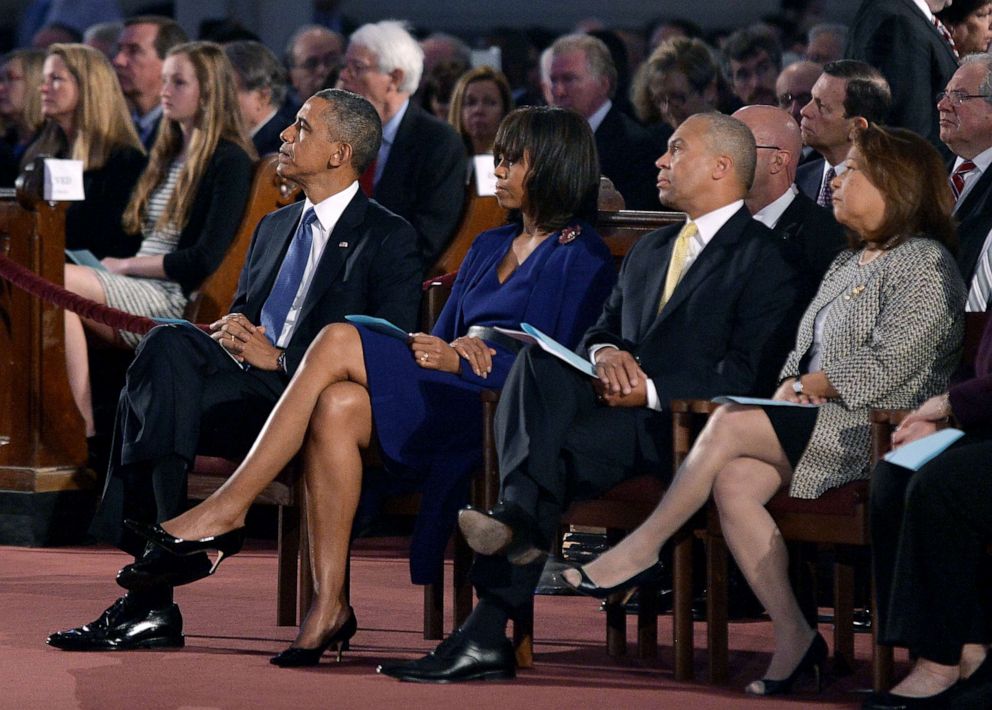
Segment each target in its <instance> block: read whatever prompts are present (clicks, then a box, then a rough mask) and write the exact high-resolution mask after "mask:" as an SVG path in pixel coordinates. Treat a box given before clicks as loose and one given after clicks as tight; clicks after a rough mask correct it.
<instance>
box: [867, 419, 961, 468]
mask: <svg viewBox="0 0 992 710" xmlns="http://www.w3.org/2000/svg"><path fill="white" fill-rule="evenodd" d="M962 436H964V432H963V431H961V430H960V429H941V430H940V431H935V432H934V433H933V434H930V435H929V436H924V437H923V438H922V439H917V440H916V441H912V442H910V443H908V444H905V445H903V446H900V447H899V448H898V449H895V450H894V451H890V452H889V453H887V454H885V456H883V457H882V458H884V459H885V460H886V461H888V462H889V463H892V464H895V465H896V466H902V467H903V468H908V469H911V470H913V471H919V470H920V469H921V468H923V465H924V464H925V463H927V462H928V461H930V460H931V459H933V458H934V457H936V456H937V455H938V454H942V453H943V452H944V451H945V450H946V449H947V447H948V446H950V445H951V444H953V443H954V442H955V441H957V440H958V439H960V438H961V437H962Z"/></svg>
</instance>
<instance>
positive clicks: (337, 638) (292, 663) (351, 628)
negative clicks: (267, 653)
mask: <svg viewBox="0 0 992 710" xmlns="http://www.w3.org/2000/svg"><path fill="white" fill-rule="evenodd" d="M356 631H358V619H357V618H355V610H354V609H352V608H351V607H350V606H349V607H348V618H347V619H345V622H344V623H343V624H341V626H340V627H339V628H337V629H336V630H335V631H332V632H331V633H330V634H328V635H327V636H326V637H325V638H324V640H323V641H321V642H320V645H319V646H317V647H316V648H300V647H299V646H290V647H289V648H287V649H286V650H285V651H283V652H282V653H280V654H279V655H277V656H273V657H272V658H270V659H269V663H271V664H272V665H274V666H279V667H280V668H299V667H301V666H315V665H317V664H318V663H320V657H321V656H323V655H324V651H326V650H327V649H328V648H330V647H331V646H333V647H334V650H335V651H337V654H338V655H337V662H338V663H340V662H341V657H342V656H343V655H344V652H345V651H347V650H348V649H349V648H350V646H351V643H350V642H351V637H352V636H354V635H355V632H356Z"/></svg>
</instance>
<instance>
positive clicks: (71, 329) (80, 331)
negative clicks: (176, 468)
mask: <svg viewBox="0 0 992 710" xmlns="http://www.w3.org/2000/svg"><path fill="white" fill-rule="evenodd" d="M65 287H66V289H67V290H69V291H72V292H73V293H76V294H79V295H80V296H83V297H84V298H88V299H90V300H91V301H96V302H97V303H106V302H107V294H106V293H104V290H103V286H102V285H101V284H100V280H99V279H98V278H97V277H96V275H95V273H94V272H93V269H91V268H89V267H88V266H77V265H75V264H67V265H66V267H65ZM83 325H84V321H83V319H82V318H80V317H79V316H78V315H76V314H75V313H73V312H71V311H65V367H66V372H67V373H68V376H69V389H70V390H71V392H72V398H73V400H74V401H75V402H76V407H77V408H78V409H79V413H80V414H81V415H82V417H83V423H84V424H85V426H86V436H88V437H89V436H93V435H94V434H95V433H96V428H95V425H94V423H93V393H92V389H91V385H90V363H89V353H88V350H87V347H86V330H87V329H88V330H91V331H93V332H94V333H96V334H97V335H98V336H99V337H100V338H102V339H103V340H106V341H107V342H113V340H114V330H113V328H109V327H107V326H105V325H102V324H100V323H95V322H93V321H89V320H88V321H85V326H86V329H84V328H83Z"/></svg>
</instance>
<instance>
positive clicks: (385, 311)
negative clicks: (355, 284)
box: [368, 220, 424, 332]
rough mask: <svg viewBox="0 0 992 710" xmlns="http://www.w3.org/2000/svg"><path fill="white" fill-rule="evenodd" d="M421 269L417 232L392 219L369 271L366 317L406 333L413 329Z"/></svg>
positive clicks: (419, 290) (418, 304) (418, 297)
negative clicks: (384, 321) (392, 221)
mask: <svg viewBox="0 0 992 710" xmlns="http://www.w3.org/2000/svg"><path fill="white" fill-rule="evenodd" d="M423 269H424V265H423V262H422V261H421V260H420V253H419V251H418V250H417V233H416V232H415V231H414V229H413V227H411V226H410V225H409V224H407V223H406V222H404V221H402V220H395V224H394V226H393V228H392V230H391V231H390V233H389V234H388V235H387V236H386V237H385V238H384V239H383V240H382V242H381V245H380V246H379V249H378V250H377V252H376V255H375V258H374V259H373V260H372V264H371V266H370V268H369V274H368V290H369V293H368V300H369V310H368V313H369V315H373V316H378V317H379V318H385V319H386V320H388V321H390V322H391V323H395V324H396V325H398V326H399V327H400V328H402V329H403V330H406V331H408V332H412V331H414V330H416V329H417V325H418V317H419V314H420V292H421V276H422V274H423Z"/></svg>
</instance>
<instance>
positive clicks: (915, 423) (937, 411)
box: [892, 394, 951, 449]
mask: <svg viewBox="0 0 992 710" xmlns="http://www.w3.org/2000/svg"><path fill="white" fill-rule="evenodd" d="M950 415H951V409H950V405H949V403H948V401H947V395H946V394H938V395H936V396H934V397H931V398H930V399H928V400H927V401H926V402H924V403H923V404H921V405H920V406H919V407H918V408H917V409H916V410H914V411H912V412H910V413H909V414H908V415H906V418H905V419H903V420H902V423H901V424H900V425H899V426H898V427H896V430H895V431H894V432H892V448H893V449H896V448H899V447H900V446H903V445H904V444H908V443H910V442H912V441H916V440H917V439H922V438H923V437H924V436H929V435H930V434H933V433H934V432H935V431H937V424H938V423H940V422H942V421H944V420H945V419H947V417H949V416H950Z"/></svg>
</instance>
